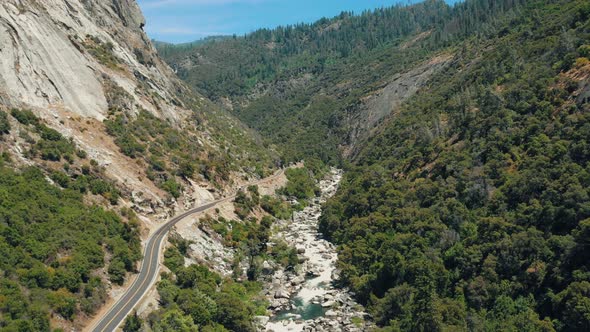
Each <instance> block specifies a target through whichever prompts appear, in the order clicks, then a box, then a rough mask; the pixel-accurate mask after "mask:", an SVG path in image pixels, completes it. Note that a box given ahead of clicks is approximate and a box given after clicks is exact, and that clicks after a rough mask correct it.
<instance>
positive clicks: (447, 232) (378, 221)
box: [160, 0, 590, 331]
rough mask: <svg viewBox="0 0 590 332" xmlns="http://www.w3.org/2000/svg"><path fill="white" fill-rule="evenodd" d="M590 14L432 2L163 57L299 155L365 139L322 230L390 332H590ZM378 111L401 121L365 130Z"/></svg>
mask: <svg viewBox="0 0 590 332" xmlns="http://www.w3.org/2000/svg"><path fill="white" fill-rule="evenodd" d="M589 19H590V4H588V2H587V1H583V0H552V1H549V0H530V1H491V0H467V1H465V2H463V3H460V4H458V5H456V6H448V5H446V4H444V3H443V2H442V1H427V2H424V3H421V4H418V5H415V6H409V7H403V6H402V7H394V8H388V9H382V10H377V11H375V12H366V13H362V14H361V15H351V14H349V13H343V14H342V15H340V16H339V17H336V18H334V19H325V20H321V21H319V22H317V23H315V24H312V25H298V26H294V27H284V28H279V29H276V30H261V31H258V32H255V33H253V34H251V35H247V36H245V37H235V38H229V39H225V40H216V41H214V42H207V43H204V44H200V45H197V46H194V45H193V46H189V47H187V46H185V47H179V48H174V47H167V48H161V49H160V52H161V53H162V54H163V55H164V57H165V58H166V59H167V61H168V62H169V63H170V64H171V65H172V66H173V67H174V68H176V69H177V70H178V72H179V74H180V75H181V77H182V78H184V79H185V80H186V81H188V82H189V83H190V84H191V85H193V86H194V87H196V88H197V89H198V90H199V91H201V92H202V93H204V94H206V95H207V96H209V97H211V98H212V99H214V100H216V101H218V102H219V103H220V104H224V105H225V106H226V107H227V108H228V109H230V110H231V111H232V112H234V114H236V115H237V116H238V117H240V118H241V119H242V120H243V121H245V122H246V123H248V124H249V125H250V126H252V127H253V128H255V129H257V130H258V131H259V132H261V133H262V134H263V135H264V136H265V137H266V138H267V139H268V140H269V141H272V142H274V143H277V144H278V145H279V146H280V148H281V151H282V153H283V155H284V159H286V160H293V159H298V158H307V157H310V156H316V157H320V158H322V159H323V160H324V161H328V162H332V163H334V162H338V161H339V160H341V156H342V154H341V152H346V151H347V148H345V147H346V146H347V145H354V144H356V145H357V146H356V147H355V148H354V149H353V150H354V153H350V154H345V156H346V157H349V158H350V159H349V161H350V162H351V163H350V165H349V166H347V168H348V169H347V173H346V176H345V179H344V181H343V185H342V187H341V189H340V190H339V193H338V194H337V195H336V197H335V198H334V199H332V200H331V201H329V202H328V204H327V205H326V208H325V211H324V213H323V216H322V218H321V230H322V231H323V233H324V234H325V236H327V237H328V238H329V239H331V240H332V241H334V242H336V243H338V244H339V245H340V249H339V252H340V255H339V259H340V262H339V267H340V269H341V270H342V277H343V279H342V283H343V285H344V286H349V287H351V289H352V290H353V291H354V293H355V294H356V297H357V298H358V300H359V301H360V302H362V303H364V304H366V305H367V307H368V308H369V310H370V312H371V313H372V315H373V317H374V319H375V321H376V323H377V324H378V325H380V326H382V327H383V328H384V330H387V331H396V330H416V331H440V330H447V331H456V330H476V331H481V330H486V331H498V330H509V331H515V330H526V331H553V330H557V331H587V330H590V319H589V318H588V317H589V316H590V310H589V309H588V308H589V307H590V270H589V268H590V266H589V263H588V262H589V258H590V257H588V252H589V250H590V248H589V247H588V246H589V243H590V190H589V189H588V188H589V187H590V159H589V158H590V149H589V145H588V144H589V143H588V142H590V116H589V114H590V113H589V112H590V105H589V104H588V101H589V98H590V85H589V83H588V79H589V77H590V60H589V57H590V20H589ZM437 61H438V62H437ZM433 63H437V64H440V65H439V66H438V67H436V70H432V72H431V73H429V74H428V75H425V76H424V78H423V79H424V80H425V81H426V83H424V82H423V81H420V82H422V83H421V84H419V86H418V88H417V90H416V92H415V93H411V94H410V93H408V94H406V96H404V98H405V99H401V98H400V99H401V100H394V99H391V98H390V99H383V98H381V99H379V98H380V96H383V95H386V94H387V89H388V88H389V87H391V86H393V87H394V88H397V87H400V86H404V84H407V82H408V80H407V79H405V78H404V77H405V76H404V75H406V76H408V73H410V74H411V75H414V72H415V71H416V70H417V69H418V68H423V67H428V66H430V68H433V66H432V64H433ZM411 75H410V76H411ZM394 83H395V84H394ZM373 99H376V100H377V101H381V104H383V103H385V104H387V105H389V109H387V112H384V113H385V114H384V115H383V116H382V118H379V119H378V121H373V122H370V123H373V126H362V127H355V122H358V121H363V120H362V119H363V118H366V117H370V116H373V114H374V111H375V110H374V107H375V105H377V106H378V105H380V104H379V102H367V100H373ZM396 103H399V105H400V106H392V105H393V104H396ZM396 105H397V104H396ZM359 128H360V129H362V130H361V131H363V133H361V134H364V135H365V136H364V138H363V139H362V140H360V141H355V140H354V135H353V132H354V131H355V130H357V131H358V130H359ZM339 147H340V149H338V148H339Z"/></svg>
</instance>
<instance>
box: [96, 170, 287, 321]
mask: <svg viewBox="0 0 590 332" xmlns="http://www.w3.org/2000/svg"><path fill="white" fill-rule="evenodd" d="M282 173H284V170H280V171H279V172H278V173H277V174H275V175H273V176H271V177H269V178H266V179H262V180H260V181H257V182H255V183H252V185H257V184H259V183H262V182H264V181H267V180H269V179H272V178H277V177H279V176H280V175H281V174H282ZM244 187H246V186H244ZM244 187H241V188H240V189H242V188H244ZM234 197H235V196H231V197H226V198H223V199H220V200H217V201H214V202H211V203H207V204H205V205H201V206H199V207H196V208H194V209H192V210H189V211H187V212H184V213H183V214H180V215H178V216H176V217H174V218H172V219H170V220H169V221H168V222H166V224H164V225H163V226H162V227H160V228H159V229H158V230H157V231H156V232H155V233H154V234H153V235H152V236H151V237H150V238H149V240H148V242H147V244H146V246H145V250H144V254H143V262H142V264H141V269H140V271H139V274H138V276H137V278H136V279H135V281H134V282H133V284H131V286H130V287H129V289H127V291H126V292H125V294H123V296H122V297H121V298H120V299H119V300H117V302H116V303H115V304H114V305H113V306H112V307H111V309H110V310H109V311H108V313H107V314H106V315H105V316H104V317H102V319H101V320H100V321H99V322H98V323H96V325H95V326H94V327H93V328H92V330H91V331H93V332H112V331H115V330H116V329H117V328H118V327H119V326H120V325H121V324H122V323H123V321H124V320H125V317H127V315H128V314H129V313H130V312H131V311H132V310H133V308H135V306H136V305H137V303H139V301H140V300H141V298H142V297H143V296H144V295H145V293H146V292H147V291H148V290H149V289H150V287H151V286H152V285H153V284H154V282H155V281H156V279H157V277H158V272H159V270H160V261H159V260H160V249H161V248H162V244H163V242H164V239H165V238H166V234H168V232H169V231H170V229H171V228H172V227H173V226H174V225H176V223H178V222H179V221H181V220H182V219H184V218H186V217H188V216H190V215H193V214H195V213H199V212H203V211H206V210H209V209H210V208H212V207H214V206H216V205H217V204H219V203H222V202H225V201H228V200H231V199H233V198H234Z"/></svg>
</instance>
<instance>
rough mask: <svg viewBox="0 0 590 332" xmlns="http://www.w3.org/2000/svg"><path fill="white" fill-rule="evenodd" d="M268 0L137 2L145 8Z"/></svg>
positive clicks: (160, 0)
mask: <svg viewBox="0 0 590 332" xmlns="http://www.w3.org/2000/svg"><path fill="white" fill-rule="evenodd" d="M265 1H268V0H140V1H139V4H140V5H141V6H142V7H143V8H146V9H149V8H160V7H165V6H179V5H194V6H223V5H228V4H257V3H262V2H265Z"/></svg>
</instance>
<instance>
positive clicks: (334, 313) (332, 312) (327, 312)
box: [325, 310, 338, 318]
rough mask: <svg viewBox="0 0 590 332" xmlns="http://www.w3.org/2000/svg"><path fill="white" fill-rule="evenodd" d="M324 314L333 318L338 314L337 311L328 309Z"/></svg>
mask: <svg viewBox="0 0 590 332" xmlns="http://www.w3.org/2000/svg"><path fill="white" fill-rule="evenodd" d="M325 316H326V317H328V318H334V317H337V316H338V313H337V312H336V311H334V310H328V311H326V313H325Z"/></svg>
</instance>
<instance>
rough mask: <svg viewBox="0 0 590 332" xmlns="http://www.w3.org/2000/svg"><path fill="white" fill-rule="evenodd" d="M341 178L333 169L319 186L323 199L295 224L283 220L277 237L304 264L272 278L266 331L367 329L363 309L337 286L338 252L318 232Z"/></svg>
mask: <svg viewBox="0 0 590 332" xmlns="http://www.w3.org/2000/svg"><path fill="white" fill-rule="evenodd" d="M341 179H342V171H341V170H337V169H332V170H331V172H330V173H329V175H328V176H327V177H326V178H325V179H324V180H322V181H320V183H319V187H320V189H321V196H320V197H318V198H316V199H314V200H313V202H312V203H311V204H310V205H309V206H308V207H306V208H305V209H304V210H303V211H300V212H296V213H295V214H294V216H293V220H292V221H286V222H283V224H282V227H281V230H280V231H279V232H278V233H277V234H276V235H275V237H276V238H281V239H284V240H285V241H287V243H288V244H290V245H292V246H294V247H296V248H297V250H298V253H299V260H300V262H301V264H300V266H299V267H298V268H297V269H296V272H287V271H283V270H279V271H276V272H274V274H273V275H272V277H270V278H269V279H268V289H269V291H268V292H267V296H268V297H269V300H270V301H271V310H272V311H273V315H272V316H271V317H270V320H269V321H268V322H265V326H264V328H263V329H262V328H261V330H262V331H264V330H266V331H274V332H282V331H293V332H297V331H348V332H354V331H363V330H366V327H367V326H368V325H367V324H368V323H366V322H365V320H364V317H365V315H366V314H365V313H364V311H363V309H362V307H361V306H360V305H358V304H357V303H356V302H355V301H354V300H353V299H352V298H351V296H350V294H349V293H348V291H347V289H338V288H335V287H334V285H333V282H334V281H336V280H337V279H338V271H337V269H336V261H337V259H338V256H337V253H336V248H335V246H334V245H333V244H332V243H330V242H328V241H326V240H324V239H323V238H322V236H321V234H320V233H319V232H318V222H319V217H320V215H321V206H322V204H323V203H324V202H325V201H326V200H327V199H328V198H330V197H332V196H333V195H334V194H335V193H336V190H337V189H338V185H339V183H340V181H341Z"/></svg>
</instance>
